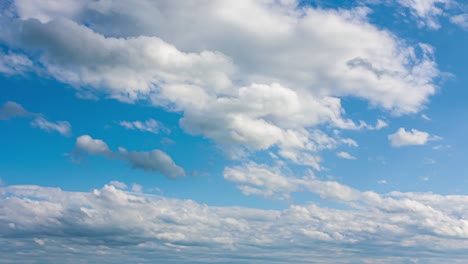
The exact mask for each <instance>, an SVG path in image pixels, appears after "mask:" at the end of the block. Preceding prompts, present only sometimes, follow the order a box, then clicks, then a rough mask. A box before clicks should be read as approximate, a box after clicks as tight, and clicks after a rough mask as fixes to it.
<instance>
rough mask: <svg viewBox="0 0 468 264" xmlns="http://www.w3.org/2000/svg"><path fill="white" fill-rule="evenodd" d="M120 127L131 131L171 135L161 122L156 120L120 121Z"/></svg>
mask: <svg viewBox="0 0 468 264" xmlns="http://www.w3.org/2000/svg"><path fill="white" fill-rule="evenodd" d="M119 125H121V126H123V127H125V128H126V129H131V130H140V131H143V132H150V133H153V134H158V133H159V132H160V131H162V132H164V133H169V129H168V128H166V127H165V126H164V125H163V124H162V123H161V122H159V121H156V120H154V119H152V118H151V119H148V120H146V121H143V122H142V121H120V123H119Z"/></svg>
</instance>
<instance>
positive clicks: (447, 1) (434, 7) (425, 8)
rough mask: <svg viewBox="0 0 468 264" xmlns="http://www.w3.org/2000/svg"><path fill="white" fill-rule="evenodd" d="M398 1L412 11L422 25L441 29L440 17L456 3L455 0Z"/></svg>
mask: <svg viewBox="0 0 468 264" xmlns="http://www.w3.org/2000/svg"><path fill="white" fill-rule="evenodd" d="M397 1H398V3H399V4H400V5H402V6H404V7H406V8H408V9H409V10H410V12H411V15H412V16H413V17H415V18H416V19H417V21H418V24H419V25H420V26H424V27H427V28H429V29H439V28H440V23H439V17H441V16H443V15H444V13H445V8H448V7H450V5H454V4H455V1H454V0H397Z"/></svg>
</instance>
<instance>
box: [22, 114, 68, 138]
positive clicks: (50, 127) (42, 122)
mask: <svg viewBox="0 0 468 264" xmlns="http://www.w3.org/2000/svg"><path fill="white" fill-rule="evenodd" d="M31 126H33V127H38V128H40V129H42V130H44V131H46V132H49V133H50V132H53V131H55V132H58V133H60V134H61V135H63V136H69V135H70V134H71V125H70V123H69V122H68V121H57V122H50V121H47V120H46V119H45V118H43V117H38V118H36V119H34V120H33V121H31Z"/></svg>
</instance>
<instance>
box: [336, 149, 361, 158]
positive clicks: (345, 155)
mask: <svg viewBox="0 0 468 264" xmlns="http://www.w3.org/2000/svg"><path fill="white" fill-rule="evenodd" d="M336 156H338V157H340V158H342V159H348V160H355V159H356V157H354V156H353V155H351V154H349V153H348V152H345V151H341V152H338V153H336Z"/></svg>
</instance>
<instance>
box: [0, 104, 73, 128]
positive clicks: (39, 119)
mask: <svg viewBox="0 0 468 264" xmlns="http://www.w3.org/2000/svg"><path fill="white" fill-rule="evenodd" d="M17 117H21V118H34V119H33V120H32V121H31V123H30V124H31V126H32V127H37V128H40V129H41V130H43V131H46V132H49V133H50V132H54V131H55V132H58V133H60V134H61V135H62V136H70V134H71V124H70V123H69V122H68V121H57V122H51V121H48V120H47V119H45V118H44V117H43V116H42V114H38V113H32V112H29V111H27V110H26V109H24V107H23V106H22V105H20V104H18V103H16V102H11V101H9V102H6V103H4V104H3V106H2V107H1V108H0V120H10V119H12V118H17Z"/></svg>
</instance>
